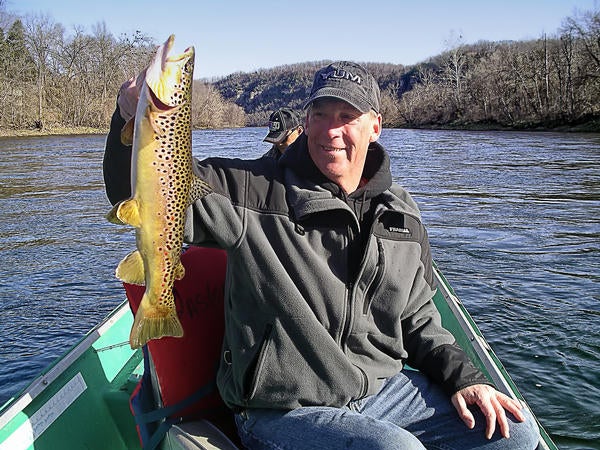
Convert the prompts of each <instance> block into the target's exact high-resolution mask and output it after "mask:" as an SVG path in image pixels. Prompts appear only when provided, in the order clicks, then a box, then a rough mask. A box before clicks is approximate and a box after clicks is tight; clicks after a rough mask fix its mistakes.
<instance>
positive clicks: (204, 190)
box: [189, 176, 213, 205]
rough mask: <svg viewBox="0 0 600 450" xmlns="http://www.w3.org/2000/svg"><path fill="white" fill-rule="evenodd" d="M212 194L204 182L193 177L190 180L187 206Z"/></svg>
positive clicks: (208, 185)
mask: <svg viewBox="0 0 600 450" xmlns="http://www.w3.org/2000/svg"><path fill="white" fill-rule="evenodd" d="M211 192H213V188H212V187H211V186H210V184H208V183H207V182H206V181H204V180H202V179H201V178H199V177H197V176H194V177H193V178H192V187H191V189H190V199H189V204H190V205H191V204H192V203H194V202H195V201H196V200H198V199H200V198H202V197H204V196H205V195H207V194H210V193H211Z"/></svg>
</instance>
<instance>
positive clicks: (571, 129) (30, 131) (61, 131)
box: [0, 122, 600, 138]
mask: <svg viewBox="0 0 600 450" xmlns="http://www.w3.org/2000/svg"><path fill="white" fill-rule="evenodd" d="M242 128H243V127H242ZM385 128H390V129H407V130H409V129H414V130H453V131H533V132H557V133H600V124H599V123H598V122H588V123H584V124H578V125H567V124H565V125H562V126H560V125H559V126H552V127H544V126H516V127H506V126H499V125H496V124H481V123H480V124H436V125H420V126H411V127H407V126H398V127H385ZM198 129H200V128H198ZM194 130H195V129H194ZM108 131H109V129H108V128H93V127H60V126H58V127H47V128H43V129H41V130H40V129H37V128H23V129H6V128H0V138H16V137H42V136H76V135H107V134H108Z"/></svg>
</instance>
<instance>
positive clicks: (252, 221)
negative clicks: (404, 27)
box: [105, 61, 539, 450]
mask: <svg viewBox="0 0 600 450" xmlns="http://www.w3.org/2000/svg"><path fill="white" fill-rule="evenodd" d="M132 91H133V92H132ZM121 96H124V97H125V98H123V99H122V100H120V101H119V104H120V105H126V104H127V103H128V100H127V99H126V97H131V96H135V89H134V88H131V87H128V86H125V87H124V89H122V91H121ZM305 107H306V110H307V115H306V121H305V131H304V133H303V134H302V135H301V136H300V138H298V139H297V140H296V141H295V142H294V143H293V144H292V145H291V146H289V147H288V149H287V150H286V151H285V153H284V154H283V155H282V156H281V158H280V159H279V161H275V160H274V159H273V158H260V159H257V160H252V161H247V160H237V159H226V158H208V159H206V160H203V161H195V166H194V170H195V172H196V174H197V175H198V176H200V177H201V178H203V179H204V180H205V181H206V182H208V183H209V184H210V185H211V186H212V188H213V189H214V192H213V193H211V194H208V195H207V196H205V197H203V198H202V199H200V200H198V201H196V202H195V203H194V204H193V205H192V206H191V208H190V210H189V212H188V215H187V223H186V240H187V242H189V243H191V244H196V245H217V246H219V247H221V248H224V249H225V250H226V251H227V272H228V273H227V277H226V280H227V281H226V287H225V297H226V298H225V308H226V311H225V322H226V323H225V328H226V331H225V339H224V344H223V359H222V362H221V366H220V369H219V374H218V385H219V391H220V393H221V396H222V397H223V399H224V400H225V402H226V403H227V404H228V406H229V407H230V408H232V409H233V410H234V411H235V412H236V421H237V425H238V431H239V434H240V436H241V439H242V441H243V443H244V445H245V446H246V447H247V448H250V449H263V448H264V449H270V448H273V449H274V448H294V449H334V450H335V449H342V448H344V449H360V450H363V449H369V450H373V449H382V450H383V449H390V450H391V449H423V448H425V447H435V448H446V449H453V448H457V449H461V450H462V449H466V448H485V449H498V450H499V449H508V448H513V449H532V448H535V446H536V445H537V442H538V438H539V436H538V435H537V427H536V426H535V422H534V419H533V418H532V417H531V416H530V415H529V414H528V413H527V412H526V411H524V410H522V409H521V405H520V404H519V403H517V402H516V401H514V400H512V399H510V398H509V397H507V396H505V395H504V394H502V393H500V392H498V391H496V390H495V389H494V388H493V387H492V386H491V385H490V383H489V381H488V380H487V379H486V377H485V376H484V375H483V374H481V373H480V372H479V371H478V370H477V369H475V368H474V367H473V366H472V365H471V364H470V362H469V361H468V358H467V357H466V355H465V354H464V353H463V351H462V350H461V349H460V348H459V347H458V346H457V345H456V343H455V341H454V338H453V337H452V335H451V334H450V333H449V332H447V331H446V330H444V328H443V327H442V326H441V320H440V317H439V314H438V312H437V310H436V308H435V306H434V304H433V302H432V296H433V293H434V281H433V276H432V262H431V256H430V249H429V243H428V238H427V233H426V231H425V228H424V226H423V224H422V223H421V219H420V213H419V210H418V208H417V205H416V204H415V202H414V201H413V200H412V198H411V197H410V195H409V194H408V193H407V192H406V191H405V190H403V189H402V188H400V187H399V186H397V185H395V184H393V183H392V176H391V172H390V160H389V157H388V154H387V152H386V151H385V149H384V148H383V147H382V146H381V145H380V144H379V143H378V142H377V140H378V138H379V136H380V133H381V121H382V119H381V114H380V94H379V87H378V86H377V83H376V82H375V80H374V78H373V77H372V76H371V74H369V73H368V72H367V71H366V70H365V69H364V68H363V67H361V66H360V65H358V64H355V63H352V62H344V61H342V62H338V63H333V64H331V65H329V66H327V67H325V68H323V69H321V70H319V71H318V72H317V73H316V75H315V79H314V83H313V86H312V90H311V94H310V97H309V99H308V100H307V102H306V105H305ZM122 123H123V120H122V119H118V118H117V119H116V120H115V121H113V125H112V128H111V132H110V134H109V138H108V141H107V150H106V151H107V158H106V159H105V179H106V180H110V181H111V183H110V184H111V185H113V186H112V187H110V188H109V186H108V184H109V183H107V189H109V190H110V191H112V192H113V193H114V192H118V189H116V190H115V186H114V185H116V184H123V183H128V182H129V179H128V178H127V176H125V177H123V173H124V172H123V169H119V168H118V167H114V164H110V161H111V160H113V161H114V159H112V158H111V155H114V153H118V152H122V151H125V149H123V147H119V146H118V145H114V141H113V139H114V138H112V137H111V136H113V135H114V134H117V133H118V132H119V125H120V124H122ZM111 143H112V144H111ZM106 161H109V163H106ZM119 174H120V176H121V177H122V178H125V179H120V178H119V176H117V175H119ZM113 197H114V195H113ZM405 364H408V365H410V366H411V367H412V368H415V369H418V370H419V371H418V372H417V371H415V370H412V369H408V368H406V367H405ZM496 427H498V428H499V430H496ZM509 435H510V438H509Z"/></svg>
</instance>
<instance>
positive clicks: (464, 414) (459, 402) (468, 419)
mask: <svg viewBox="0 0 600 450" xmlns="http://www.w3.org/2000/svg"><path fill="white" fill-rule="evenodd" d="M452 404H453V405H454V408H456V411H457V412H458V416H459V417H460V418H461V419H462V421H463V422H464V423H465V425H466V426H467V427H468V428H469V429H472V428H473V427H474V426H475V418H474V417H473V414H472V413H471V411H469V408H467V402H466V401H465V398H464V397H463V396H462V395H461V394H460V393H457V394H455V395H454V396H452Z"/></svg>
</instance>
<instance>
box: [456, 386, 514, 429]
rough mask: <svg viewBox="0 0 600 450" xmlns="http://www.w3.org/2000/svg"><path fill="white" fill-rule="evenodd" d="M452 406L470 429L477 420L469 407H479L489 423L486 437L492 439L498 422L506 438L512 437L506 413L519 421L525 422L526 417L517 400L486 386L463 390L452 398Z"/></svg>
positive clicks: (469, 387)
mask: <svg viewBox="0 0 600 450" xmlns="http://www.w3.org/2000/svg"><path fill="white" fill-rule="evenodd" d="M451 400H452V404H453V405H454V407H455V408H456V410H457V411H458V415H459V416H460V418H461V419H462V420H463V422H464V423H465V424H466V425H467V427H469V428H473V427H474V426H475V418H474V417H473V414H471V411H469V409H468V408H467V405H477V406H479V409H481V412H482V413H483V415H484V416H485V420H486V421H487V425H486V429H485V437H486V438H487V439H491V438H492V435H493V434H494V431H495V430H496V422H498V425H499V426H500V432H501V433H502V436H504V437H505V438H508V437H510V434H509V431H508V421H507V419H506V412H505V410H506V411H508V412H510V413H512V415H513V416H515V418H516V419H517V420H518V421H519V422H524V421H525V416H524V415H523V413H522V412H521V409H522V408H523V406H522V405H521V404H520V403H519V402H518V401H516V400H513V399H512V398H510V397H508V396H507V395H505V394H503V393H501V392H498V391H497V390H496V389H494V388H493V387H491V386H488V385H486V384H475V385H473V386H468V387H466V388H464V389H461V390H460V391H458V392H457V393H456V394H454V395H453V396H452V399H451Z"/></svg>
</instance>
